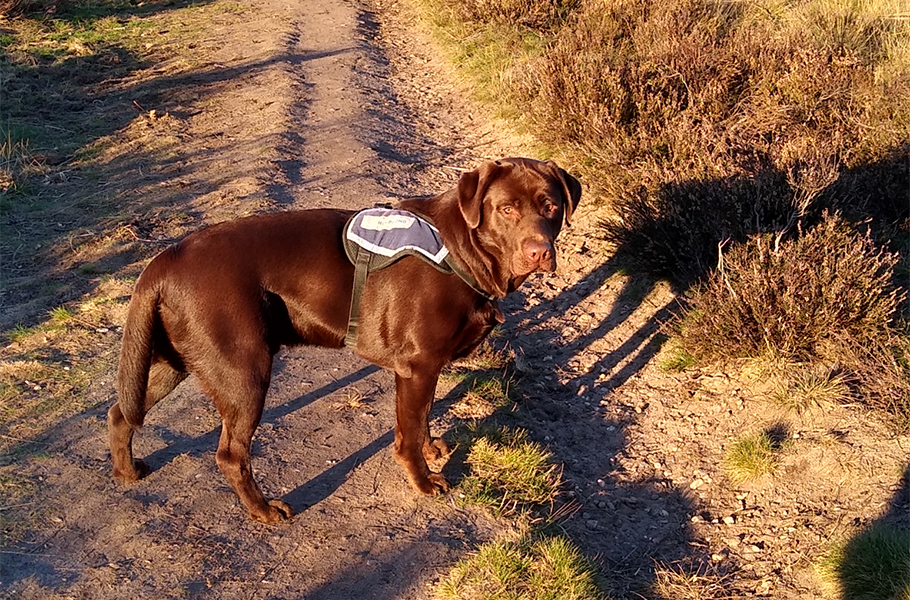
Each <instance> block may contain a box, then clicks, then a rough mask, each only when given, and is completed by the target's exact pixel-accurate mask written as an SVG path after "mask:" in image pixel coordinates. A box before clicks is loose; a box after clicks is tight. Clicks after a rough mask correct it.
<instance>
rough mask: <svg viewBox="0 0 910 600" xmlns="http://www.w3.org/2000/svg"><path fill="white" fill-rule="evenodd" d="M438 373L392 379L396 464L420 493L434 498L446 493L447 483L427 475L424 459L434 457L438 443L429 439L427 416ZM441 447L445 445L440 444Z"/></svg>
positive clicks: (427, 468)
mask: <svg viewBox="0 0 910 600" xmlns="http://www.w3.org/2000/svg"><path fill="white" fill-rule="evenodd" d="M438 379H439V371H438V370H436V371H428V372H420V371H419V370H417V369H414V371H413V372H412V373H411V376H410V377H402V376H401V375H397V374H396V375H395V414H396V426H395V460H397V461H398V464H400V465H401V466H402V467H403V468H404V470H405V471H406V472H407V474H408V478H409V479H410V480H411V485H413V486H414V488H416V489H417V490H418V491H419V492H421V493H423V494H428V495H435V494H438V493H439V492H447V491H449V482H448V481H446V480H445V478H444V477H443V476H442V475H440V474H439V473H433V472H431V471H430V467H429V466H428V465H427V459H426V455H427V454H430V455H431V456H432V455H433V454H434V453H433V452H431V451H430V450H431V449H438V448H439V446H438V444H439V442H441V440H434V439H432V438H431V437H430V427H429V416H430V408H431V407H432V406H433V395H434V394H435V392H436V382H437V380H438ZM442 444H443V445H444V442H442Z"/></svg>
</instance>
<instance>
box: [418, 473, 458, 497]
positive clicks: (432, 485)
mask: <svg viewBox="0 0 910 600" xmlns="http://www.w3.org/2000/svg"><path fill="white" fill-rule="evenodd" d="M414 487H415V488H417V491H419V492H420V493H421V494H425V495H427V496H436V495H438V494H444V493H446V492H448V491H449V489H451V486H450V485H449V482H448V481H446V478H445V477H443V476H442V475H441V474H439V473H433V472H430V474H429V475H427V476H426V477H425V478H422V479H415V480H414Z"/></svg>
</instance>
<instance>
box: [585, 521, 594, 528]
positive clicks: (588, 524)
mask: <svg viewBox="0 0 910 600" xmlns="http://www.w3.org/2000/svg"><path fill="white" fill-rule="evenodd" d="M585 524H586V525H587V526H588V529H597V520H596V519H589V520H588V521H587V522H586V523H585Z"/></svg>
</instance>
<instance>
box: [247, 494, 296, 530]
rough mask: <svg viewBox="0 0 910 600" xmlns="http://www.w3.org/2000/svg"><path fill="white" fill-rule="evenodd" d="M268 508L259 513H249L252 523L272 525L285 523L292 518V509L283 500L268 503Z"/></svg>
mask: <svg viewBox="0 0 910 600" xmlns="http://www.w3.org/2000/svg"><path fill="white" fill-rule="evenodd" d="M268 502H269V503H268V506H267V507H266V508H265V509H264V510H263V511H261V512H258V513H253V512H251V513H250V517H252V518H253V520H254V521H259V522H260V523H266V524H268V525H274V524H275V523H280V522H281V521H286V520H287V519H290V518H291V517H292V516H294V509H292V508H291V505H290V504H288V503H287V502H285V501H284V500H278V499H272V500H269V501H268Z"/></svg>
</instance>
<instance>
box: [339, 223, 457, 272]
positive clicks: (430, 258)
mask: <svg viewBox="0 0 910 600" xmlns="http://www.w3.org/2000/svg"><path fill="white" fill-rule="evenodd" d="M344 250H345V252H347V255H348V259H350V261H351V262H352V263H354V264H355V265H356V264H357V261H358V258H359V257H360V255H361V254H363V253H364V251H366V252H367V253H369V254H372V255H373V257H372V258H371V268H370V270H371V271H375V270H378V269H382V268H383V267H387V266H389V265H390V264H392V263H393V262H395V261H396V260H398V259H400V258H402V257H403V256H406V255H413V256H419V257H420V258H423V259H424V260H426V261H427V262H429V263H430V264H432V265H434V266H435V267H436V268H438V269H439V270H441V271H444V272H447V273H448V272H451V270H449V269H446V268H444V267H442V266H441V265H442V264H443V261H444V260H445V259H446V257H447V256H448V255H449V250H448V249H447V248H446V247H445V246H444V245H443V243H442V238H441V237H439V230H438V229H436V228H435V227H434V226H433V225H431V224H430V223H429V222H428V221H426V220H425V219H423V218H421V217H419V216H417V215H415V214H414V213H411V212H407V211H404V210H398V209H395V208H368V209H366V210H362V211H360V212H359V213H357V214H356V215H354V216H353V217H351V220H350V221H348V224H347V226H345V228H344Z"/></svg>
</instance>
